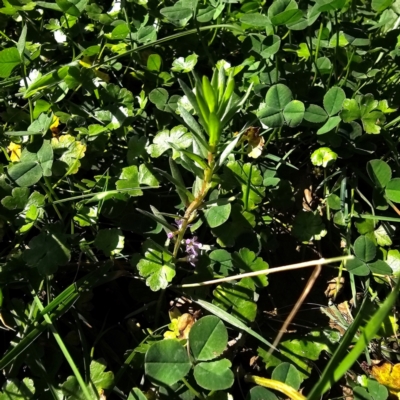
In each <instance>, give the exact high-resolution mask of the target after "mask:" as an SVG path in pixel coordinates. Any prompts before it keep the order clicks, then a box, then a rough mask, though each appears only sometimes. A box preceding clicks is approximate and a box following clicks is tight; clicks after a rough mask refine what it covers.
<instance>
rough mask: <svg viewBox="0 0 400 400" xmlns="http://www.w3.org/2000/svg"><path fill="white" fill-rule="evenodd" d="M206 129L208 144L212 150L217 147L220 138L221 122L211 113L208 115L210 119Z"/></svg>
mask: <svg viewBox="0 0 400 400" xmlns="http://www.w3.org/2000/svg"><path fill="white" fill-rule="evenodd" d="M208 129H209V132H208V133H209V135H210V139H209V143H210V146H211V147H212V148H215V147H216V146H218V143H219V139H220V137H221V122H220V120H219V118H218V117H217V115H216V114H215V113H214V112H212V113H210V119H209V122H208Z"/></svg>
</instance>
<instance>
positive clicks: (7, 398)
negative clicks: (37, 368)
mask: <svg viewBox="0 0 400 400" xmlns="http://www.w3.org/2000/svg"><path fill="white" fill-rule="evenodd" d="M34 395H35V386H34V383H33V380H32V379H29V378H24V379H23V380H22V381H19V380H18V379H10V380H7V381H6V382H5V383H4V384H3V387H2V392H0V400H31V399H33V398H34Z"/></svg>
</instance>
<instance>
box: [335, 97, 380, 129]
mask: <svg viewBox="0 0 400 400" xmlns="http://www.w3.org/2000/svg"><path fill="white" fill-rule="evenodd" d="M379 107H381V108H383V105H382V104H379V102H378V101H377V100H374V96H373V95H372V94H367V95H365V96H358V97H357V99H346V100H345V101H344V102H343V110H342V112H341V113H340V118H341V119H342V120H343V121H344V122H351V121H354V120H356V119H361V122H362V125H363V128H364V131H365V132H366V133H369V134H378V133H380V131H381V127H380V125H381V124H382V123H383V122H384V121H385V115H384V113H383V112H382V111H381V110H380V108H379Z"/></svg>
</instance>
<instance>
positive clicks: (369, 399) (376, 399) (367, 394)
mask: <svg viewBox="0 0 400 400" xmlns="http://www.w3.org/2000/svg"><path fill="white" fill-rule="evenodd" d="M388 395H389V392H388V390H387V388H386V387H385V386H383V385H381V384H380V383H379V382H377V381H375V380H372V379H367V387H366V388H365V387H361V386H356V387H354V388H353V396H354V400H386V399H387V398H388Z"/></svg>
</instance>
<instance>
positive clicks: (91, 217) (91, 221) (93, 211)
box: [74, 206, 97, 226]
mask: <svg viewBox="0 0 400 400" xmlns="http://www.w3.org/2000/svg"><path fill="white" fill-rule="evenodd" d="M74 221H75V222H76V223H77V224H78V225H79V226H91V225H95V224H96V223H97V207H90V208H89V207H86V206H84V207H81V208H80V209H79V210H78V212H77V214H76V215H75V216H74Z"/></svg>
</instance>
